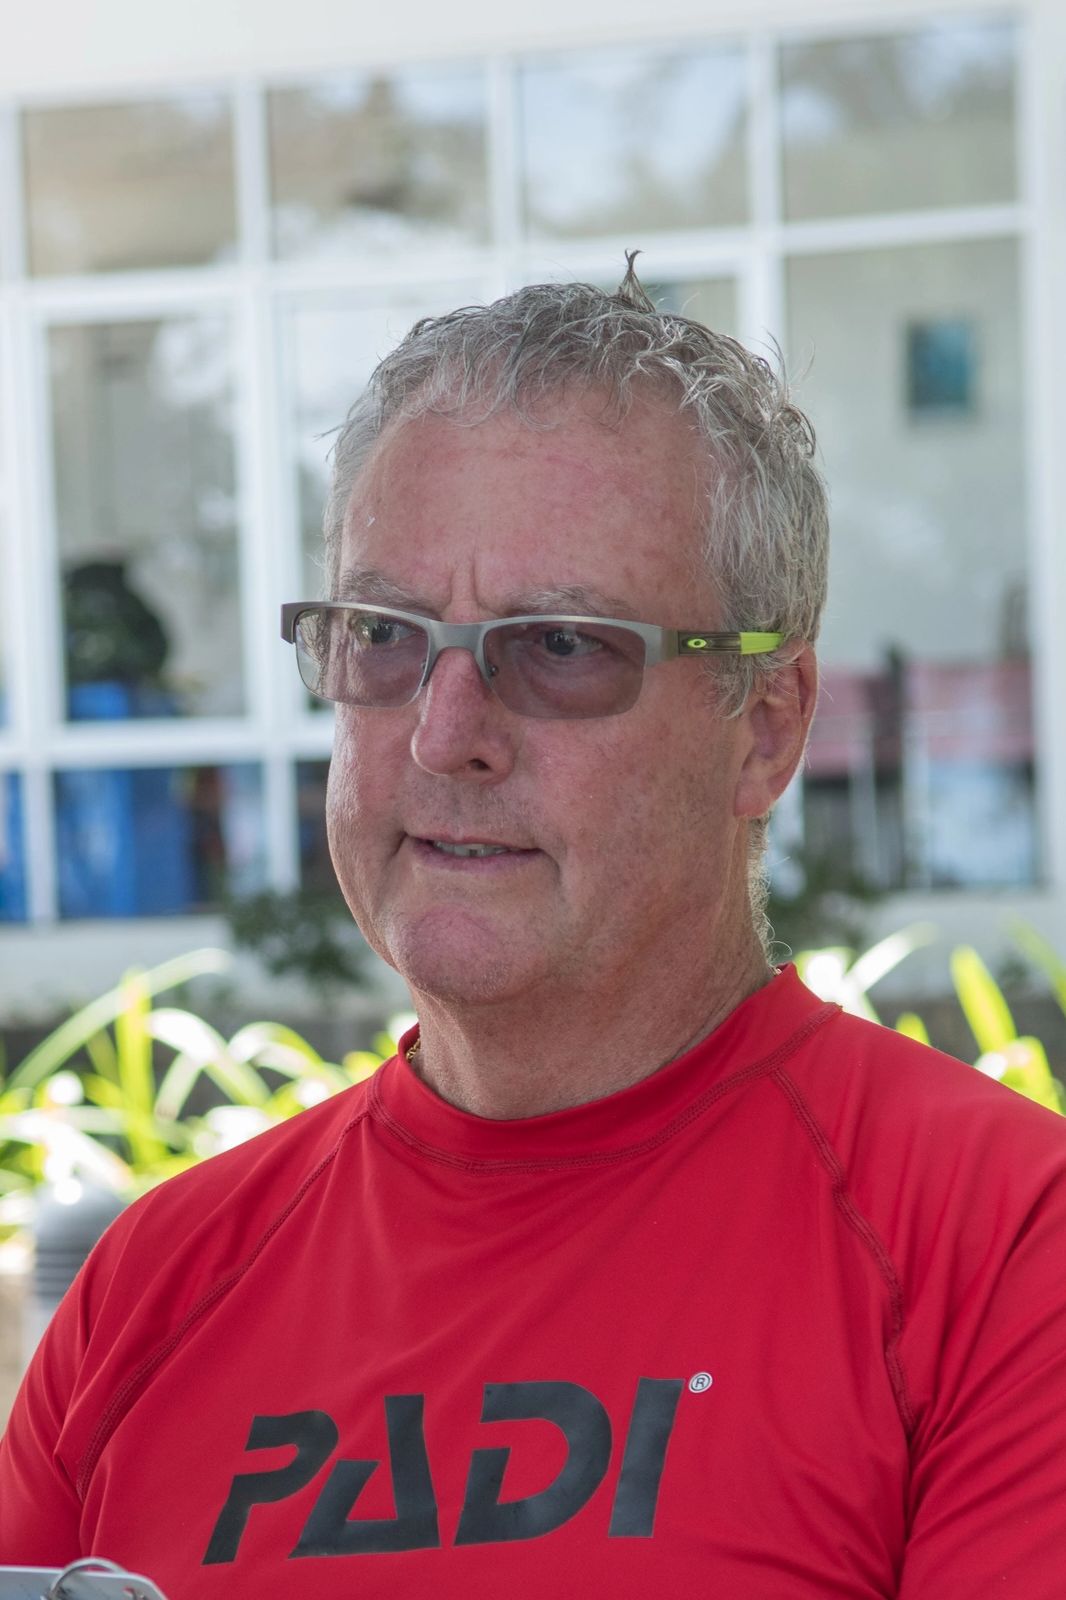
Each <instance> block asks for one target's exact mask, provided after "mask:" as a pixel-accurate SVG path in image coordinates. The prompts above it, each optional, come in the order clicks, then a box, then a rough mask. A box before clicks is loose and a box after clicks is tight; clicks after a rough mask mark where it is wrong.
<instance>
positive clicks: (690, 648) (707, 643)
mask: <svg viewBox="0 0 1066 1600" xmlns="http://www.w3.org/2000/svg"><path fill="white" fill-rule="evenodd" d="M784 637H785V636H784V634H783V633H679V634H678V636H677V648H678V650H679V652H681V653H682V654H693V655H705V654H709V653H711V652H713V651H716V650H719V651H728V652H729V653H730V654H731V655H742V656H765V655H769V653H770V651H771V650H776V649H777V647H778V645H779V644H781V643H782V642H783V640H784Z"/></svg>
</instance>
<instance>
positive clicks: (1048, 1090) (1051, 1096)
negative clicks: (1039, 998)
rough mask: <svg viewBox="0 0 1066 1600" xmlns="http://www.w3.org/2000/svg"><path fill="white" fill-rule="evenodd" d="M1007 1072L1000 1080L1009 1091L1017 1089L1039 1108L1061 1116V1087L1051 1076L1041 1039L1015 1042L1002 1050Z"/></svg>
mask: <svg viewBox="0 0 1066 1600" xmlns="http://www.w3.org/2000/svg"><path fill="white" fill-rule="evenodd" d="M1003 1055H1004V1056H1005V1057H1006V1061H1007V1069H1006V1071H1005V1072H1004V1073H1003V1074H1002V1076H1001V1077H1000V1080H999V1081H1000V1083H1005V1084H1006V1085H1007V1087H1008V1089H1016V1090H1017V1091H1018V1093H1019V1094H1024V1095H1025V1096H1026V1097H1027V1099H1029V1100H1035V1101H1036V1103H1037V1105H1041V1106H1047V1108H1048V1110H1049V1111H1057V1112H1059V1113H1060V1114H1061V1113H1062V1111H1063V1109H1064V1102H1063V1097H1062V1086H1061V1085H1060V1084H1059V1083H1058V1082H1057V1080H1056V1079H1055V1078H1053V1077H1052V1074H1051V1066H1050V1064H1049V1062H1048V1058H1047V1052H1046V1050H1045V1049H1044V1046H1043V1045H1042V1044H1041V1042H1040V1040H1039V1039H1033V1038H1029V1037H1023V1038H1021V1039H1012V1040H1011V1042H1010V1043H1009V1044H1008V1045H1006V1046H1005V1047H1004V1049H1003Z"/></svg>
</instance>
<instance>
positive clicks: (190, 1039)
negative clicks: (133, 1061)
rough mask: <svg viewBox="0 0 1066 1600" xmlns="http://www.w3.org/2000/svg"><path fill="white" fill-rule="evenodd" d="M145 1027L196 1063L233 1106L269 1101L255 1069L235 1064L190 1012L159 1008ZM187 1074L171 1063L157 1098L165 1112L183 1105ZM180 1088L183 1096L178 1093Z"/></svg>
mask: <svg viewBox="0 0 1066 1600" xmlns="http://www.w3.org/2000/svg"><path fill="white" fill-rule="evenodd" d="M148 1026H149V1029H150V1030H151V1033H152V1036H153V1038H155V1039H158V1040H159V1041H160V1042H161V1043H162V1044H167V1045H169V1046H170V1048H171V1049H172V1050H177V1051H179V1052H180V1054H181V1055H182V1056H183V1057H188V1058H189V1060H190V1061H192V1062H195V1064H196V1066H197V1067H198V1069H199V1071H201V1072H203V1073H206V1075H207V1076H208V1077H209V1078H210V1079H211V1081H212V1082H213V1083H215V1084H217V1085H218V1087H219V1088H220V1089H221V1090H222V1092H223V1094H224V1095H225V1096H226V1097H227V1099H229V1100H231V1101H232V1102H233V1104H234V1105H238V1106H261V1105H264V1104H265V1102H266V1101H267V1099H268V1098H269V1090H268V1089H267V1086H266V1084H265V1083H264V1082H263V1080H262V1078H261V1077H260V1076H259V1074H258V1072H256V1070H255V1068H254V1067H253V1066H250V1065H249V1063H248V1062H246V1061H235V1060H234V1059H233V1057H232V1056H231V1055H230V1053H229V1050H228V1048H227V1045H226V1041H225V1039H223V1037H222V1035H221V1034H220V1033H219V1032H218V1030H217V1028H212V1027H211V1025H210V1023H208V1022H205V1021H204V1019H203V1018H202V1017H198V1016H196V1015H195V1013H193V1012H192V1011H179V1010H172V1009H164V1008H160V1009H159V1010H157V1011H153V1012H152V1015H151V1017H150V1018H149V1022H148ZM171 1073H173V1077H171ZM187 1073H188V1067H187V1065H186V1064H185V1063H184V1062H183V1064H182V1066H181V1067H180V1068H179V1067H178V1065H177V1063H174V1064H173V1066H172V1067H171V1068H169V1069H168V1072H167V1074H165V1075H164V1078H163V1082H162V1084H161V1085H160V1095H162V1096H163V1097H164V1103H165V1105H166V1106H167V1108H168V1110H169V1109H170V1108H171V1107H172V1105H174V1104H175V1103H177V1104H178V1106H179V1109H180V1106H181V1105H183V1104H184V1101H185V1098H186V1097H187V1095H188V1088H189V1087H191V1084H189V1085H188V1087H184V1080H185V1079H186V1078H187ZM168 1080H169V1081H168ZM183 1087H184V1092H183V1093H179V1090H180V1089H181V1088H183ZM164 1091H165V1092H164ZM157 1104H158V1101H157ZM175 1114H176V1113H175Z"/></svg>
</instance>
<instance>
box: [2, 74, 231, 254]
mask: <svg viewBox="0 0 1066 1600" xmlns="http://www.w3.org/2000/svg"><path fill="white" fill-rule="evenodd" d="M23 148H24V151H25V165H26V207H27V236H28V241H29V256H30V270H31V271H32V272H35V273H39V274H44V273H57V272H64V273H66V272H115V271H121V270H124V269H130V268H136V269H143V268H150V267H185V266H198V265H200V264H202V263H203V262H207V261H219V260H225V259H227V258H229V257H230V256H232V255H233V253H234V246H235V241H236V236H237V223H236V206H235V197H234V178H233V129H232V116H231V112H230V105H229V100H228V98H226V97H224V96H222V95H219V94H196V95H188V96H185V97H183V98H181V99H168V100H145V101H136V102H129V103H126V104H123V105H94V106H49V107H47V108H42V109H39V110H34V111H27V112H26V113H25V114H24V117H23Z"/></svg>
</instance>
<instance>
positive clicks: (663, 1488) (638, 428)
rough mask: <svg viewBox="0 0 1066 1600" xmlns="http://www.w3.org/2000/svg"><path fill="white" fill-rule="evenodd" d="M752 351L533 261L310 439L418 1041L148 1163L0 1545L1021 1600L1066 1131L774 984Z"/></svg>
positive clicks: (1038, 1529) (818, 534) (814, 517)
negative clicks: (247, 1139) (543, 273)
mask: <svg viewBox="0 0 1066 1600" xmlns="http://www.w3.org/2000/svg"><path fill="white" fill-rule="evenodd" d="M812 451H813V441H812V438H811V435H810V430H809V428H808V426H807V424H806V422H805V421H804V419H803V418H802V416H801V415H800V414H799V413H798V412H797V411H795V410H794V409H793V408H792V407H791V405H790V404H789V402H788V400H787V397H786V395H785V393H784V391H783V389H782V387H781V385H780V384H779V383H778V381H777V380H776V378H775V377H774V375H773V374H772V373H771V372H770V371H769V369H768V368H767V367H766V366H765V365H764V364H763V363H761V362H759V361H757V360H756V359H755V358H753V357H752V356H750V355H749V354H748V353H747V352H745V351H744V350H743V349H742V348H741V347H740V346H738V345H737V344H735V343H733V342H732V341H730V340H728V339H723V338H720V337H718V336H716V335H714V334H711V333H709V332H708V331H707V330H705V329H703V328H700V327H698V326H696V325H694V324H692V323H689V322H686V321H685V320H684V319H681V318H678V317H674V316H671V315H665V314H658V313H656V312H655V311H654V309H653V308H652V307H651V305H650V303H649V302H648V301H647V300H646V299H645V298H644V296H643V293H642V291H641V290H640V289H639V286H638V285H637V284H636V282H635V280H634V279H633V276H632V271H631V272H630V274H629V275H628V276H627V279H626V282H625V283H624V284H623V286H622V289H621V290H620V291H619V293H618V294H617V295H614V296H609V295H604V294H602V293H600V292H599V291H597V290H594V289H590V288H587V287H584V286H581V285H570V286H564V287H536V288H529V289H524V290H522V291H520V292H519V293H517V294H515V295H513V296H510V297H509V298H507V299H505V300H503V301H500V302H498V303H496V304H495V305H492V306H488V307H484V308H474V309H467V310H464V311H459V312H456V313H454V314H453V315H452V316H450V317H445V318H442V319H438V320H433V321H428V322H424V323H421V324H419V325H418V326H417V327H416V328H415V329H414V330H413V331H412V333H411V334H410V335H409V336H408V338H407V339H406V340H405V341H404V343H403V344H402V345H401V346H400V348H399V349H398V350H397V351H396V352H395V353H394V354H393V355H392V356H390V357H389V358H388V359H387V360H386V361H385V362H384V363H383V365H382V366H381V368H379V370H378V373H377V374H376V376H375V379H374V381H373V383H372V385H371V388H370V390H369V391H368V394H367V395H366V396H365V397H364V398H363V400H361V401H360V402H359V403H358V404H357V405H356V407H355V408H354V410H353V412H352V414H351V415H350V417H349V420H348V423H347V425H346V428H345V430H344V432H343V433H342V435H341V437H340V440H339V442H338V446H337V450H336V461H335V472H336V477H335V484H334V488H333V493H332V498H331V503H330V507H329V511H328V515H327V538H328V557H329V569H330V603H329V604H326V605H316V604H314V603H311V602H308V603H306V604H298V605H294V606H291V607H288V608H286V614H285V630H286V633H287V634H288V636H290V637H292V638H294V639H295V641H296V644H297V649H298V654H299V657H300V661H301V671H302V672H303V674H304V678H305V681H306V682H307V683H308V684H309V686H310V687H312V688H313V689H314V690H315V691H316V692H318V693H320V694H323V695H325V696H327V697H329V698H332V699H334V700H335V701H336V702H337V738H336V748H335V754H334V760H333V765H332V769H331V778H330V791H329V826H330V839H331V846H332V851H333V857H334V861H335V863H336V868H337V873H338V877H339V879H340V881H341V884H342V886H343V888H344V891H345V894H346V896H347V898H348V901H349V903H350V905H351V907H352V910H353V913H354V914H355V916H356V918H357V919H358V921H359V924H360V926H361V927H362V928H363V930H364V932H365V934H366V937H367V938H368V940H369V941H370V943H371V944H372V945H373V946H374V948H375V949H376V950H378V951H379V953H380V954H381V955H382V956H384V958H385V959H386V960H388V961H390V962H391V963H392V964H393V965H394V966H395V967H396V968H397V969H398V970H399V971H400V972H401V973H402V974H403V976H404V977H405V978H406V980H407V982H408V984H409V985H410V988H411V992H412V995H413V997H414V1000H415V1004H416V1008H417V1011H418V1017H419V1023H420V1027H419V1029H418V1030H417V1032H412V1034H410V1035H408V1036H407V1037H406V1038H405V1040H404V1041H403V1042H402V1048H401V1055H400V1057H398V1058H397V1059H396V1060H394V1061H393V1062H391V1063H389V1064H388V1065H387V1066H386V1067H384V1068H383V1069H382V1070H381V1072H380V1073H379V1074H378V1075H377V1076H376V1077H375V1078H373V1079H371V1080H370V1082H369V1084H368V1085H366V1086H362V1087H360V1088H358V1089H355V1090H352V1091H350V1092H349V1093H347V1094H346V1095H343V1096H340V1097H338V1098H337V1099H336V1100H334V1101H331V1102H329V1103H327V1104H326V1105H324V1106H320V1107H317V1108H315V1109H313V1110H312V1111H309V1112H307V1113H306V1114H305V1115H303V1116H301V1117H300V1118H298V1119H297V1120H296V1121H295V1122H293V1123H291V1124H288V1125H287V1126H285V1127H283V1128H280V1129H277V1130H274V1131H272V1132H271V1133H269V1134H267V1135H265V1136H264V1137H262V1138H260V1139H258V1140H255V1141H252V1142H251V1143H250V1144H248V1145H246V1146H244V1147H242V1148H241V1149H239V1150H237V1151H234V1152H232V1153H230V1154H228V1155H225V1156H222V1157H219V1158H217V1159H216V1160H214V1161H212V1162H209V1163H207V1164H205V1165H204V1166H203V1167H201V1168H199V1169H197V1170H196V1171H194V1172H192V1173H189V1174H186V1175H184V1176H183V1177H181V1178H179V1179H177V1180H175V1181H173V1182H171V1183H169V1184H167V1185H164V1186H163V1188H162V1189H160V1190H157V1191H156V1192H155V1193H153V1194H152V1195H150V1196H149V1197H148V1198H147V1199H146V1200H144V1201H142V1202H141V1203H140V1204H139V1205H138V1206H136V1207H134V1208H133V1209H132V1210H131V1211H130V1212H129V1213H127V1214H126V1215H125V1216H124V1217H123V1218H122V1219H120V1221H119V1222H118V1223H117V1224H116V1225H115V1227H114V1228H113V1229H112V1230H111V1232H110V1233H109V1234H108V1236H107V1237H106V1238H105V1240H104V1242H103V1243H102V1245H101V1246H100V1247H99V1249H98V1251H97V1253H96V1255H95V1257H94V1258H93V1260H92V1261H91V1262H90V1264H89V1266H88V1267H87V1269H86V1270H85V1272H84V1273H83V1275H82V1277H81V1279H80V1280H79V1283H78V1284H77V1285H76V1286H75V1289H74V1290H73V1291H72V1293H71V1296H70V1297H69V1298H68V1300H67V1301H66V1302H65V1304H64V1306H63V1307H62V1308H61V1310H60V1311H59V1313H58V1314H57V1317H56V1319H55V1321H54V1323H53V1325H52V1328H51V1330H50V1332H49V1335H48V1336H47V1338H46V1340H45V1343H44V1346H43V1349H42V1351H41V1352H40V1354H39V1355H38V1357H37V1359H36V1361H35V1364H34V1367H33V1369H32V1371H31V1373H30V1375H29V1378H28V1380H27V1384H26V1386H25V1388H24V1390H23V1393H22V1396H21V1398H20V1400H19V1402H18V1405H17V1407H16V1411H15V1415H14V1417H13V1420H12V1423H11V1428H10V1431H9V1434H8V1438H7V1441H6V1444H5V1447H4V1453H3V1457H2V1460H0V1554H2V1556H3V1558H5V1559H7V1560H15V1559H18V1560H22V1561H28V1562H60V1561H66V1560H69V1559H71V1558H72V1557H74V1556H75V1555H77V1554H78V1553H82V1552H85V1553H88V1552H90V1551H92V1552H93V1553H97V1554H104V1555H108V1556H111V1557H114V1558H117V1559H120V1560H122V1561H124V1562H126V1563H127V1564H128V1565H130V1566H131V1567H133V1568H135V1569H136V1568H140V1569H142V1570H145V1571H148V1572H150V1573H151V1575H153V1576H154V1577H155V1578H156V1579H157V1581H158V1582H159V1583H160V1584H161V1586H162V1587H163V1588H164V1590H166V1591H167V1592H168V1593H169V1595H170V1600H190V1597H193V1596H196V1597H200V1596H203V1597H213V1596H216V1595H217V1596H223V1595H226V1596H230V1595H235V1594H236V1595H242V1596H252V1595H255V1596H256V1597H257V1600H262V1597H274V1596H277V1597H279V1600H281V1597H283V1596H284V1597H285V1600H293V1597H296V1600H299V1597H301V1596H305V1595H306V1596H312V1595H314V1596H319V1595H327V1594H343V1593H353V1594H358V1595H360V1596H363V1597H378V1596H381V1597H385V1596H423V1595H425V1596H429V1595H433V1596H435V1597H442V1600H450V1597H453V1596H454V1597H459V1596H462V1597H463V1600H480V1597H488V1596H493V1597H496V1596H499V1595H501V1594H507V1595H518V1596H527V1595H528V1596H531V1597H532V1596H535V1597H538V1600H546V1597H549V1596H571V1595H574V1594H582V1595H585V1596H588V1597H590V1600H595V1597H600V1596H603V1597H607V1596H610V1597H611V1600H622V1597H626V1596H634V1597H635V1596H641V1597H647V1596H694V1595H704V1594H708V1595H710V1594H714V1595H722V1596H727V1597H729V1600H778V1597H782V1600H808V1597H809V1600H814V1597H818V1600H824V1597H826V1596H829V1595H835V1596H840V1597H848V1600H870V1597H874V1596H877V1597H882V1600H884V1597H888V1596H893V1597H900V1600H918V1597H921V1600H929V1597H930V1596H933V1595H945V1596H951V1597H952V1600H964V1597H966V1600H968V1597H976V1596H978V1595H981V1596H984V1595H986V1594H988V1593H990V1592H994V1593H997V1594H1002V1595H1009V1596H1014V1597H1019V1600H1021V1597H1023V1596H1024V1597H1025V1600H1050V1597H1051V1596H1052V1595H1054V1596H1059V1595H1061V1593H1062V1592H1063V1586H1064V1582H1066V1542H1064V1538H1063V1535H1064V1532H1066V1448H1064V1446H1066V1283H1064V1275H1063V1268H1062V1266H1061V1263H1062V1261H1063V1259H1064V1256H1066V1177H1064V1171H1066V1136H1064V1132H1063V1126H1062V1124H1061V1123H1060V1121H1059V1120H1058V1119H1056V1118H1054V1117H1053V1116H1051V1115H1050V1114H1048V1113H1046V1112H1043V1111H1041V1110H1040V1109H1038V1108H1036V1107H1034V1106H1032V1105H1030V1104H1029V1103H1028V1102H1025V1101H1023V1100H1022V1099H1020V1098H1018V1097H1015V1096H1012V1095H1011V1094H1009V1093H1008V1092H1007V1091H1004V1090H1002V1089H1000V1088H999V1087H998V1086H997V1085H995V1084H991V1083H989V1082H988V1080H987V1079H985V1078H984V1077H982V1076H981V1075H980V1074H979V1073H976V1072H974V1071H973V1070H972V1069H971V1068H968V1067H965V1066H963V1065H961V1064H959V1063H956V1062H952V1061H950V1060H948V1059H946V1058H944V1057H941V1056H938V1055H937V1054H935V1053H934V1052H932V1051H928V1050H925V1049H923V1048H922V1047H920V1046H917V1045H914V1044H912V1043H911V1042H910V1041H906V1040H903V1039H900V1038H898V1037H896V1036H895V1035H893V1034H891V1033H889V1032H888V1031H886V1030H882V1029H879V1028H875V1027H872V1026H870V1025H868V1024H865V1023H862V1022H859V1021H856V1020H854V1019H852V1018H848V1017H845V1016H843V1015H841V1014H840V1013H839V1012H838V1010H837V1009H836V1008H835V1007H832V1006H828V1005H823V1004H821V1003H820V1002H819V1001H818V1000H816V999H815V998H814V997H813V996H812V995H810V994H809V993H808V992H807V991H805V990H804V989H803V987H802V985H801V984H800V983H799V982H798V980H797V978H796V977H795V975H794V973H793V972H791V971H788V970H786V971H785V972H783V973H775V972H774V970H773V968H772V966H771V964H770V962H769V960H768V957H767V954H766V950H765V948H764V941H763V938H762V929H761V917H762V914H761V910H760V898H759V883H760V881H761V866H760V862H759V854H760V850H761V840H762V832H763V828H764V819H765V818H766V816H767V814H768V813H769V811H770V810H771V808H772V806H773V804H774V802H775V800H776V799H777V798H778V796H779V795H780V793H781V792H782V790H783V789H784V787H785V785H786V784H787V783H788V781H789V779H790V778H791V776H792V774H793V772H794V771H795V769H796V766H797V764H798V762H799V760H800V758H801V754H802V750H803V746H804V740H805V736H806V733H807V728H808V725H809V722H810V718H811V715H812V711H813V707H814V699H815V667H814V660H813V655H812V645H813V642H814V639H815V637H816V634H817V630H818V620H819V615H820V611H821V606H822V599H823V590H824V573H825V526H826V519H825V506H824V497H823V492H822V488H821V485H820V483H819V480H818V477H817V475H816V473H815V471H814V469H813V467H812V464H811V456H812Z"/></svg>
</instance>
